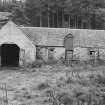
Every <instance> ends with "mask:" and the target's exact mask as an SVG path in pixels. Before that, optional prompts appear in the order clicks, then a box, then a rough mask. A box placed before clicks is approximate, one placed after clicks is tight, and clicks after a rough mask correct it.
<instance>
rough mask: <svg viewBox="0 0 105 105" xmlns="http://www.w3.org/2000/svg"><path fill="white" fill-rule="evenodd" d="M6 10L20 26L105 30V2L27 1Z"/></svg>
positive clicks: (70, 0) (94, 0)
mask: <svg viewBox="0 0 105 105" xmlns="http://www.w3.org/2000/svg"><path fill="white" fill-rule="evenodd" d="M5 10H6V11H10V12H12V13H13V16H12V19H13V20H14V21H15V22H16V23H18V24H20V25H31V26H37V27H70V28H90V29H105V0H26V1H25V2H24V3H20V4H19V3H18V4H16V3H13V4H11V5H10V6H8V7H7V8H6V9H5Z"/></svg>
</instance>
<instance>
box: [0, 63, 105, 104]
mask: <svg viewBox="0 0 105 105" xmlns="http://www.w3.org/2000/svg"><path fill="white" fill-rule="evenodd" d="M104 75H105V66H97V67H92V66H88V67H86V68H84V67H83V66H78V67H76V66H73V67H66V66H64V65H46V66H45V65H44V66H42V67H41V68H29V69H28V68H27V69H25V68H24V69H19V70H6V69H5V70H2V71H0V83H6V84H7V93H8V95H7V96H8V102H9V103H14V104H18V105H23V104H24V105H43V104H44V105H50V104H52V105H58V104H60V105H61V104H64V105H104V104H105V95H104V94H105V76H104Z"/></svg>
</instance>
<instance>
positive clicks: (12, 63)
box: [1, 44, 20, 67]
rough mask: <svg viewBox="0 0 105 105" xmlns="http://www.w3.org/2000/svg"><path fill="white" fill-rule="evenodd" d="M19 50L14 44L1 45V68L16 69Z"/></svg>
mask: <svg viewBox="0 0 105 105" xmlns="http://www.w3.org/2000/svg"><path fill="white" fill-rule="evenodd" d="M19 52H20V48H19V47H18V46H17V45H16V44H2V46H1V66H2V67H4V66H9V67H17V66H18V65H19Z"/></svg>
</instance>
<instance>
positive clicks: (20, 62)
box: [19, 49, 25, 66]
mask: <svg viewBox="0 0 105 105" xmlns="http://www.w3.org/2000/svg"><path fill="white" fill-rule="evenodd" d="M24 58H25V50H24V49H20V58H19V65H20V66H24Z"/></svg>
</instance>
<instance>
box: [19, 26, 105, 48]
mask: <svg viewBox="0 0 105 105" xmlns="http://www.w3.org/2000/svg"><path fill="white" fill-rule="evenodd" d="M19 28H20V29H21V30H22V32H23V33H25V35H27V36H28V37H29V38H30V39H31V40H32V41H33V42H34V43H35V45H41V46H58V47H59V46H63V42H64V37H65V36H66V35H67V34H69V33H71V34H72V35H73V45H74V47H96V48H105V30H88V29H69V28H42V27H19Z"/></svg>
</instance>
